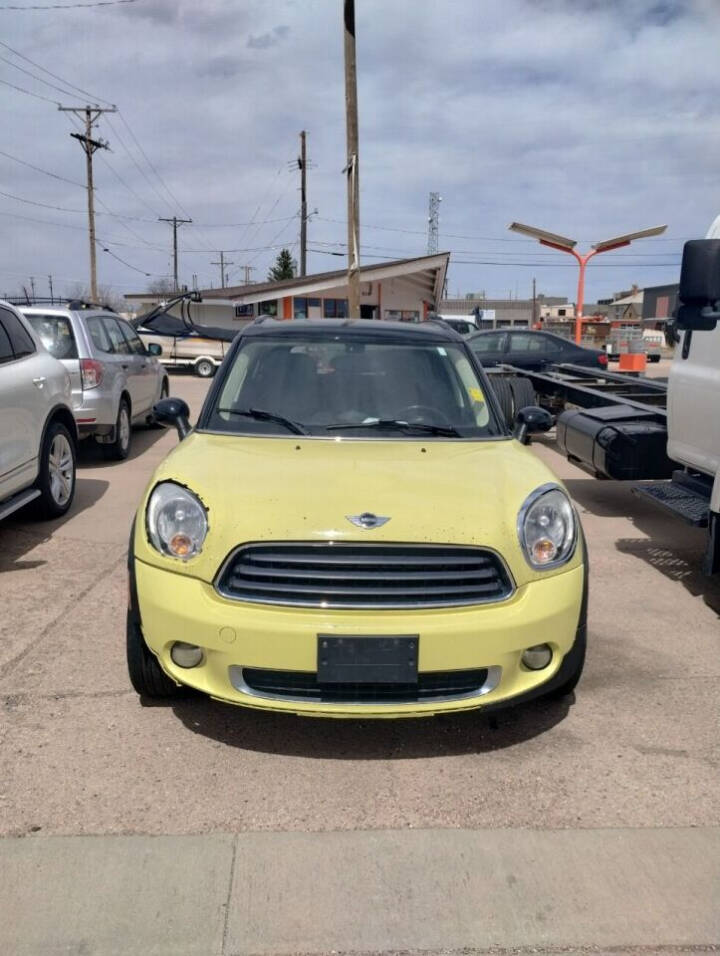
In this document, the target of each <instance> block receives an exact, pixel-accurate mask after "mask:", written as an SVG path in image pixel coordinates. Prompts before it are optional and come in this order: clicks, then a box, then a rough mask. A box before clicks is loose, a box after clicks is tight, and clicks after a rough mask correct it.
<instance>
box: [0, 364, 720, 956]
mask: <svg viewBox="0 0 720 956" xmlns="http://www.w3.org/2000/svg"><path fill="white" fill-rule="evenodd" d="M206 388H207V383H206V382H202V381H200V380H198V379H195V378H191V377H189V376H181V375H178V376H173V377H172V387H171V392H172V393H174V394H179V395H181V396H182V397H184V398H186V400H188V401H189V403H190V405H191V408H192V409H193V411H194V412H196V411H197V410H198V408H199V404H200V402H201V401H202V397H203V395H204V393H205V391H206ZM176 440H177V439H176V436H175V434H174V433H173V432H163V431H153V430H142V431H138V432H137V433H136V434H135V436H134V445H133V451H132V454H131V457H130V459H129V460H128V461H126V462H122V463H112V464H111V463H107V462H105V461H104V460H103V458H102V456H101V455H100V453H99V449H93V448H90V449H86V450H84V451H83V454H82V457H81V467H80V471H79V477H78V488H77V499H76V503H75V506H74V508H73V510H72V512H71V514H70V515H69V516H67V517H66V518H65V519H61V520H60V521H56V522H50V523H38V522H34V521H32V520H31V519H29V518H28V517H27V516H25V515H23V514H20V515H17V516H15V517H14V518H13V519H11V520H9V521H7V522H5V523H4V524H2V525H0V571H1V572H2V574H1V576H0V588H1V593H2V599H3V601H2V609H3V613H2V618H1V619H0V635H1V637H2V640H0V695H1V696H2V702H3V708H4V720H3V722H2V725H1V726H0V833H1V834H2V835H3V837H4V839H2V840H0V912H3V913H4V914H5V916H4V918H3V920H2V921H0V952H3V953H5V952H7V953H13V954H14V953H18V954H20V953H28V954H30V953H32V954H35V953H43V954H47V953H52V954H54V953H93V954H95V953H97V954H106V953H142V954H145V953H163V954H165V953H167V954H172V956H176V954H182V953H202V954H205V953H207V954H210V953H213V954H215V953H223V954H229V953H238V954H239V953H271V952H272V953H283V954H285V953H313V954H315V953H329V952H331V951H337V952H340V951H343V952H387V953H389V952H400V951H403V952H415V951H417V952H419V951H423V952H456V951H463V952H478V953H480V952H488V953H489V952H506V953H510V952H518V953H529V952H541V953H546V954H550V953H556V952H563V953H573V952H578V953H579V952H622V953H636V952H642V953H645V954H648V953H656V952H658V953H660V952H662V953H671V952H672V953H675V952H706V951H714V949H715V946H716V945H717V944H720V915H719V914H720V906H718V905H717V902H718V899H720V863H719V861H720V854H719V853H718V851H719V850H720V845H719V843H720V838H719V834H720V830H718V824H719V822H720V795H719V793H718V791H719V788H718V780H719V779H720V754H719V752H718V731H719V729H720V724H719V722H718V710H717V701H718V683H719V681H720V658H719V655H718V650H719V644H720V641H719V638H720V628H719V627H718V623H719V621H718V618H719V617H720V582H718V581H717V580H712V581H711V580H708V579H706V578H704V577H703V576H702V575H701V573H700V570H699V566H700V559H701V555H702V549H703V543H704V542H703V533H702V532H700V531H697V530H695V529H692V528H689V527H686V526H685V525H683V524H681V523H679V522H676V521H675V520H673V519H672V518H671V517H669V516H665V515H664V514H662V513H661V512H658V511H656V510H655V509H653V508H652V506H651V505H650V504H646V503H645V502H644V501H642V500H640V499H638V498H636V497H634V496H633V495H632V494H631V493H630V489H629V487H628V486H627V485H625V484H623V483H613V482H599V481H595V480H594V479H592V478H590V477H589V476H588V475H585V474H584V473H583V472H582V471H580V470H579V469H577V468H575V467H574V466H572V465H570V464H568V463H567V462H565V461H564V460H563V459H562V458H561V457H560V456H559V455H558V453H557V451H556V450H555V448H554V446H553V443H552V440H551V438H543V439H542V440H541V441H538V442H536V444H535V446H534V447H535V449H536V452H537V454H538V455H540V456H541V457H542V458H543V459H544V460H546V461H547V462H548V463H549V464H550V465H551V467H553V468H554V470H555V471H556V473H557V474H559V475H560V476H561V477H562V478H563V479H564V480H565V481H566V484H567V487H568V489H569V491H570V493H571V494H572V496H573V497H574V499H575V501H576V503H577V505H578V508H579V510H580V513H581V516H582V520H583V524H584V528H585V532H586V536H587V539H588V546H589V552H590V559H591V565H592V578H591V601H590V619H589V625H590V626H589V653H588V662H587V667H586V671H585V676H584V677H583V680H582V682H581V684H580V686H579V687H578V690H577V692H576V695H575V699H574V700H572V699H571V700H570V701H569V702H566V703H560V704H558V703H543V702H538V703H535V704H531V705H527V706H525V707H523V708H518V709H517V710H514V711H509V712H507V713H506V714H498V715H497V716H495V717H494V718H493V719H492V720H491V719H490V718H488V717H484V716H483V715H482V714H481V713H474V714H465V715H460V716H454V717H443V718H436V719H426V720H416V721H381V722H376V723H374V722H369V721H359V720H358V721H356V720H351V721H333V722H328V721H325V720H316V719H315V720H313V719H307V718H305V719H303V718H298V717H289V716H283V715H274V714H265V713H262V712H259V711H258V712H256V711H244V710H241V709H238V708H234V707H232V706H229V705H224V704H220V703H217V702H213V701H210V700H205V699H202V698H192V699H188V700H184V701H179V702H178V701H176V702H173V703H172V704H171V705H162V706H143V705H142V704H141V702H140V701H139V700H138V698H137V697H136V695H135V694H134V693H133V691H132V690H131V688H130V686H129V683H128V679H127V675H126V669H125V660H124V613H125V603H126V593H127V592H126V588H127V585H126V575H125V555H126V549H127V539H128V534H129V529H130V522H131V520H132V515H133V511H134V507H135V506H136V504H137V501H138V499H139V498H140V495H141V494H142V490H143V488H144V486H145V485H146V483H147V481H148V479H149V477H150V475H151V473H152V471H153V469H154V467H155V466H156V465H157V463H158V462H159V461H160V460H161V459H162V457H163V456H164V455H165V454H166V453H167V452H168V451H169V450H170V449H171V448H172V447H173V445H174V444H175V442H176ZM451 493H452V489H451V488H449V489H448V494H451Z"/></svg>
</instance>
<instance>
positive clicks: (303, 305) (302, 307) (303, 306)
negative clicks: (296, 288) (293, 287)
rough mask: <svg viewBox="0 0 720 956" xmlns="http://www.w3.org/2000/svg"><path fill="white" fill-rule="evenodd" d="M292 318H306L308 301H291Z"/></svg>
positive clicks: (295, 299)
mask: <svg viewBox="0 0 720 956" xmlns="http://www.w3.org/2000/svg"><path fill="white" fill-rule="evenodd" d="M293 308H294V313H293V314H294V316H295V318H296V319H306V318H307V317H308V300H307V299H298V298H294V299H293Z"/></svg>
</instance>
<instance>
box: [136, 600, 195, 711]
mask: <svg viewBox="0 0 720 956" xmlns="http://www.w3.org/2000/svg"><path fill="white" fill-rule="evenodd" d="M126 635H127V638H126V645H127V665H128V674H129V675H130V683H131V684H132V685H133V688H134V689H135V690H136V691H137V693H138V694H140V695H141V696H142V697H152V698H155V699H159V700H167V699H168V698H172V697H184V696H185V695H186V694H187V688H185V687H179V686H178V685H177V684H176V683H175V682H174V681H172V680H170V678H169V677H168V676H167V674H166V673H165V671H164V670H163V669H162V667H160V665H159V664H158V661H157V658H156V657H155V655H154V654H153V653H152V651H150V650H149V649H148V646H147V644H146V643H145V638H144V637H143V636H142V631H141V630H140V625H139V623H138V620H137V616H136V615H135V614H134V613H133V611H132V610H130V609H128V612H127V624H126Z"/></svg>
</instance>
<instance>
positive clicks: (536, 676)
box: [131, 559, 585, 717]
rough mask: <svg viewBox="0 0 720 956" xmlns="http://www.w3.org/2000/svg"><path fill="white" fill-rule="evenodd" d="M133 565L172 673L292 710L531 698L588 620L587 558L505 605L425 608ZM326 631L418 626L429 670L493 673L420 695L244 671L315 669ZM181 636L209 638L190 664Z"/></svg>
mask: <svg viewBox="0 0 720 956" xmlns="http://www.w3.org/2000/svg"><path fill="white" fill-rule="evenodd" d="M131 564H132V567H131V574H132V573H133V571H134V576H135V584H136V590H135V589H132V590H133V591H135V593H136V594H137V601H138V610H139V615H140V621H141V626H142V632H143V636H144V638H145V641H146V643H147V645H148V647H149V648H150V649H151V651H153V653H154V654H156V656H157V658H158V660H159V662H160V664H161V666H162V668H163V670H164V671H165V672H166V673H167V674H168V675H169V676H170V677H171V678H172V679H173V680H175V681H177V683H179V684H186V685H188V686H190V687H194V688H195V689H197V690H200V691H202V692H204V693H206V694H209V695H210V696H211V697H215V698H217V699H220V700H224V701H228V702H230V703H234V704H241V705H244V706H248V707H258V708H263V709H270V710H281V711H286V712H289V713H297V714H307V715H316V716H320V715H329V716H336V717H417V716H424V715H430V714H436V713H448V712H453V711H461V710H471V709H474V708H477V707H482V706H484V705H488V706H491V705H497V704H501V703H503V702H505V701H508V702H510V701H512V699H513V698H516V697H523V698H524V697H526V696H528V695H532V694H533V692H535V691H537V690H539V689H540V688H541V687H542V686H543V685H544V684H547V683H549V682H550V681H551V680H552V678H553V677H554V676H555V675H556V674H557V672H558V669H559V667H560V665H561V663H562V660H563V657H564V656H565V655H566V654H567V653H568V652H569V651H570V649H571V648H572V646H573V644H574V642H575V638H576V634H577V632H578V627H579V625H581V623H582V622H581V620H580V619H581V616H582V609H583V587H584V582H585V567H584V566H583V565H580V566H579V567H575V568H573V569H572V570H569V571H565V572H563V573H560V574H553V575H550V576H548V577H547V578H545V579H541V580H538V581H534V582H531V583H529V584H526V585H523V586H522V587H519V588H518V589H517V591H516V592H515V593H514V594H513V596H512V597H511V598H509V599H508V600H507V601H503V602H500V603H497V604H486V605H482V606H478V607H469V608H468V607H461V608H438V609H422V610H416V611H408V610H386V611H359V610H357V611H345V610H343V611H339V610H333V611H329V610H323V609H321V608H283V607H271V606H268V605H260V604H246V603H241V602H237V601H232V600H227V599H225V598H222V597H220V596H219V595H218V594H217V592H216V591H215V589H214V588H213V587H212V585H210V584H207V583H205V582H203V581H199V580H197V579H195V578H189V577H187V576H185V575H179V574H176V573H174V572H172V571H166V570H161V569H159V568H156V567H153V566H151V565H148V564H145V563H144V562H142V561H138V560H137V559H131ZM318 634H331V635H336V636H343V635H373V636H382V635H397V634H417V635H419V671H420V672H421V673H424V672H433V671H454V670H473V669H480V668H487V669H488V671H489V673H490V674H492V675H493V679H492V680H490V681H488V683H486V685H485V686H484V687H483V688H481V689H479V690H478V693H477V695H473V696H466V697H463V698H460V699H458V698H456V699H433V700H426V701H422V702H411V703H407V702H404V703H377V702H373V703H354V702H353V703H345V702H343V703H328V702H322V701H316V700H295V699H288V698H284V697H282V698H280V697H268V696H264V695H263V696H261V695H259V694H256V693H253V692H252V691H251V690H250V688H248V687H247V686H244V685H243V684H242V683H241V682H239V681H238V680H237V673H238V670H237V669H238V668H243V667H244V668H258V669H266V670H282V671H302V672H314V671H315V670H316V661H317V635H318ZM175 641H185V642H187V643H190V644H196V645H199V646H200V647H202V648H203V651H204V656H203V661H202V663H201V664H200V665H199V666H197V667H194V668H190V669H185V668H181V667H178V666H177V665H176V664H174V663H173V661H172V660H171V658H170V648H171V646H172V644H173V643H174V642H175ZM542 643H547V644H549V645H550V646H551V647H552V648H553V651H554V654H553V659H552V662H551V663H550V665H549V666H548V667H546V668H545V669H544V670H542V671H530V670H528V669H527V668H525V667H524V666H523V665H522V663H521V660H520V657H521V654H522V651H523V650H524V649H525V648H527V647H530V646H532V645H534V644H542ZM231 668H232V670H231ZM498 669H499V670H498ZM233 680H234V681H235V685H237V686H234V684H233ZM239 688H240V689H239Z"/></svg>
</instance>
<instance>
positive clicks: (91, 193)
mask: <svg viewBox="0 0 720 956" xmlns="http://www.w3.org/2000/svg"><path fill="white" fill-rule="evenodd" d="M58 109H59V110H60V111H61V112H63V113H75V115H76V116H79V117H80V119H84V120H85V133H84V134H83V133H70V135H71V136H72V138H73V139H76V140H77V141H78V142H79V143H80V145H81V146H82V148H83V149H84V150H85V165H86V173H87V194H88V231H89V234H90V298H91V299H92V301H93V302H97V297H98V294H97V263H96V261H95V187H94V186H93V165H92V158H93V153H94V152H95V151H96V150H98V149H107V148H108V144H107V142H105V140H102V139H93V138H92V135H91V134H92V128H93V126H94V125H95V123H97V121H98V119H99V118H100V116H102V114H103V113H116V112H117V107H115V106H107V107H102V106H85V107H79V106H58Z"/></svg>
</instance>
